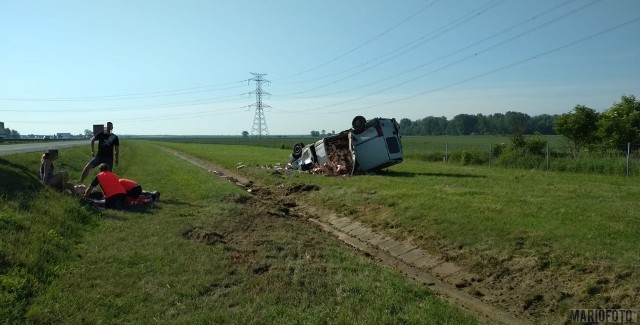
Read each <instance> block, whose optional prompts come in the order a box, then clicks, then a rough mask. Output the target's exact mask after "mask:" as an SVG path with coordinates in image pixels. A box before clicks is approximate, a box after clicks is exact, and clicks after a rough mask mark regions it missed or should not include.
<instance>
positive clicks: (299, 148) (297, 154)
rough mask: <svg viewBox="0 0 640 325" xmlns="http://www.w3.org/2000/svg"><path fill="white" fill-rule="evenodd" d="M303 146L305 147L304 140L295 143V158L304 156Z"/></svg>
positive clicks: (293, 153) (293, 154)
mask: <svg viewBox="0 0 640 325" xmlns="http://www.w3.org/2000/svg"><path fill="white" fill-rule="evenodd" d="M302 148H304V143H302V142H300V143H296V144H294V145H293V152H292V153H291V155H292V156H293V158H295V159H298V158H300V156H302Z"/></svg>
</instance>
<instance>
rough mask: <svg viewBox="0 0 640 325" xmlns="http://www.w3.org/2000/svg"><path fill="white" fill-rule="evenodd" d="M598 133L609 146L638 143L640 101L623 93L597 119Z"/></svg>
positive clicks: (639, 136) (619, 146)
mask: <svg viewBox="0 0 640 325" xmlns="http://www.w3.org/2000/svg"><path fill="white" fill-rule="evenodd" d="M598 133H599V134H600V137H601V138H602V140H603V141H604V143H605V145H607V146H609V147H611V148H619V149H626V148H627V143H632V144H635V145H638V144H640V102H638V101H637V100H636V97H635V96H625V95H623V96H622V98H621V100H620V102H619V103H614V104H613V106H611V108H609V109H607V110H606V111H604V112H603V113H602V114H601V115H600V119H599V120H598Z"/></svg>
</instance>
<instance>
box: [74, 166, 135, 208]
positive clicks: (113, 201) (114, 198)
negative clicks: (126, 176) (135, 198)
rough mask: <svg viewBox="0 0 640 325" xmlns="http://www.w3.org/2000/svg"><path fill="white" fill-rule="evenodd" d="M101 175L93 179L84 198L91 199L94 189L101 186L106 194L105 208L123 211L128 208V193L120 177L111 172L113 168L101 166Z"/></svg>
mask: <svg viewBox="0 0 640 325" xmlns="http://www.w3.org/2000/svg"><path fill="white" fill-rule="evenodd" d="M99 168H100V173H98V175H96V177H94V178H93V181H91V185H89V187H87V190H86V191H85V192H84V196H86V197H89V196H90V195H91V192H92V191H93V188H94V187H96V186H98V185H100V188H102V193H104V199H105V200H104V203H105V205H104V207H105V208H107V209H116V210H121V209H124V208H125V206H126V203H125V199H126V197H127V191H126V190H125V189H124V187H122V185H120V182H119V181H118V175H116V174H114V173H113V172H111V166H109V165H108V164H105V163H102V164H100V167H99Z"/></svg>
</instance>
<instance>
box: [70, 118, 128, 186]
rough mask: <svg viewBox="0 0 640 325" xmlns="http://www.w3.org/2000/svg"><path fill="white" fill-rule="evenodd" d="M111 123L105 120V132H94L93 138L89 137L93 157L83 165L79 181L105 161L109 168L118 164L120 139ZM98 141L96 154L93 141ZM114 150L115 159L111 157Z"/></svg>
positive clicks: (82, 180)
mask: <svg viewBox="0 0 640 325" xmlns="http://www.w3.org/2000/svg"><path fill="white" fill-rule="evenodd" d="M112 130H113V123H111V122H107V130H106V132H101V133H98V134H96V135H95V136H94V137H93V138H91V156H92V157H93V159H91V161H89V163H87V165H86V166H84V170H82V176H81V177H80V183H82V182H84V179H85V178H87V175H88V174H89V171H90V170H91V169H93V168H94V167H96V166H98V165H100V164H102V163H105V164H108V165H109V167H110V168H113V167H114V166H118V156H119V155H120V151H119V149H118V147H119V146H120V141H119V140H118V136H117V135H115V134H113V132H112ZM96 141H98V154H97V155H96V154H95V151H94V150H93V148H94V143H95V142H96ZM114 152H115V160H114V159H113V158H114V157H113V154H114Z"/></svg>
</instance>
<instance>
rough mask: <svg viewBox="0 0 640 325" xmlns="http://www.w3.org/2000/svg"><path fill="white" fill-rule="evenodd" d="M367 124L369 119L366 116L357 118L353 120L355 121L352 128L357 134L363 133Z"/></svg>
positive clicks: (352, 122)
mask: <svg viewBox="0 0 640 325" xmlns="http://www.w3.org/2000/svg"><path fill="white" fill-rule="evenodd" d="M365 124H367V119H366V118H364V116H360V115H358V116H356V117H354V118H353V121H351V126H352V127H353V130H354V131H356V133H362V132H364V130H365Z"/></svg>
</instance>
